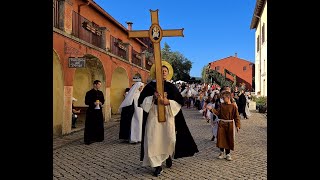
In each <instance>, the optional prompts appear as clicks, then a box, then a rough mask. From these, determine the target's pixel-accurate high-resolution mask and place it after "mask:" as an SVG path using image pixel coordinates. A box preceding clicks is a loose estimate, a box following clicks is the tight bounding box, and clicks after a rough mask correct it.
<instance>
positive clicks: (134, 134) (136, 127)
mask: <svg viewBox="0 0 320 180" xmlns="http://www.w3.org/2000/svg"><path fill="white" fill-rule="evenodd" d="M139 96H140V92H137V93H135V94H134V97H133V103H134V113H133V117H132V121H131V135H130V142H141V138H142V117H143V109H142V108H141V107H139V106H138V99H139Z"/></svg>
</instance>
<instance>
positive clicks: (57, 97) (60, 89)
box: [53, 50, 64, 136]
mask: <svg viewBox="0 0 320 180" xmlns="http://www.w3.org/2000/svg"><path fill="white" fill-rule="evenodd" d="M63 84H64V83H63V71H62V66H61V64H60V60H59V56H58V54H57V53H56V52H55V51H54V50H53V136H60V135H62V122H63V107H64V85H63Z"/></svg>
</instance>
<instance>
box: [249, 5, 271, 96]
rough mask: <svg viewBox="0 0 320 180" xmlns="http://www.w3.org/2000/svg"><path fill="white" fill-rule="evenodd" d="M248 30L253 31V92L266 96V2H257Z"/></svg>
mask: <svg viewBox="0 0 320 180" xmlns="http://www.w3.org/2000/svg"><path fill="white" fill-rule="evenodd" d="M250 29H255V30H256V32H255V64H256V70H255V79H254V80H255V92H256V94H258V93H259V92H260V94H261V96H267V89H268V88H267V60H268V58H267V39H268V38H267V0H257V2H256V5H255V9H254V12H253V17H252V21H251V25H250Z"/></svg>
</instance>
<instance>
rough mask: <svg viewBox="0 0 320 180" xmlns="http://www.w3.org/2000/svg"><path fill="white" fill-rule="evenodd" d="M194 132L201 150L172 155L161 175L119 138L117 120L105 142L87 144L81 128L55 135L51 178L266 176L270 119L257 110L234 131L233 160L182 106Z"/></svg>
mask: <svg viewBox="0 0 320 180" xmlns="http://www.w3.org/2000/svg"><path fill="white" fill-rule="evenodd" d="M183 114H184V116H185V118H186V121H187V123H188V126H189V128H190V131H191V133H192V135H193V137H194V139H195V141H196V144H197V145H198V149H199V151H200V152H199V153H197V154H196V155H195V156H193V157H187V158H182V159H174V160H173V166H172V167H171V168H166V167H165V164H164V165H163V167H164V168H163V170H164V171H163V172H162V173H161V175H160V176H159V177H154V176H152V172H153V168H150V167H142V166H141V162H140V161H139V153H140V144H126V143H121V142H119V140H118V133H119V121H117V120H118V119H115V121H114V122H111V123H108V124H107V125H106V130H105V141H104V142H100V143H93V144H91V145H89V146H87V145H84V144H83V138H82V135H83V131H79V132H76V133H74V134H72V135H69V136H65V137H63V138H57V139H54V150H53V179H61V180H62V179H69V180H73V179H81V180H83V179H95V180H98V179H99V180H100V179H108V180H109V179H110V180H113V179H197V180H198V179H210V180H211V179H212V180H215V179H230V180H235V179H246V180H247V179H267V119H266V117H265V116H264V115H263V114H260V113H255V112H253V113H252V115H251V116H250V117H249V118H250V119H244V120H241V123H242V129H241V130H240V132H239V133H237V134H236V143H235V151H231V154H232V158H233V161H227V160H225V159H217V156H218V154H219V149H218V148H217V147H216V146H215V144H214V142H212V141H210V139H211V127H210V125H209V123H207V122H206V121H205V120H204V119H202V117H201V114H200V113H199V112H198V111H197V110H195V109H186V108H185V107H183Z"/></svg>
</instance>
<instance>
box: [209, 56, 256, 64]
mask: <svg viewBox="0 0 320 180" xmlns="http://www.w3.org/2000/svg"><path fill="white" fill-rule="evenodd" d="M230 58H234V59H238V60H241V61H246V62H248V63H252V64H254V63H253V62H251V61H247V60H245V59H241V58H238V57H235V56H228V57H225V58H222V59H218V60H216V61H212V62H210V63H215V62H217V61H223V60H226V59H230Z"/></svg>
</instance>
